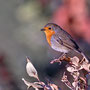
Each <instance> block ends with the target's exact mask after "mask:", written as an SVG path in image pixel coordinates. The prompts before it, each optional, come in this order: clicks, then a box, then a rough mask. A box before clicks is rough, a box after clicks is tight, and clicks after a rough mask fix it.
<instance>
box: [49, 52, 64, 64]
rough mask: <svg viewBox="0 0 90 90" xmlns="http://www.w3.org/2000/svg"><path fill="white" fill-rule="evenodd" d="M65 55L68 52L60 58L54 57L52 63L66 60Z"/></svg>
mask: <svg viewBox="0 0 90 90" xmlns="http://www.w3.org/2000/svg"><path fill="white" fill-rule="evenodd" d="M65 56H66V53H63V54H62V55H61V56H60V57H59V58H58V59H54V60H52V61H51V62H50V63H51V64H53V63H54V62H59V63H61V61H62V60H64V58H65Z"/></svg>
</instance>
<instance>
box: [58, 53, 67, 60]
mask: <svg viewBox="0 0 90 90" xmlns="http://www.w3.org/2000/svg"><path fill="white" fill-rule="evenodd" d="M66 54H67V53H62V55H61V56H60V57H59V58H58V60H63V59H64V58H65V56H66Z"/></svg>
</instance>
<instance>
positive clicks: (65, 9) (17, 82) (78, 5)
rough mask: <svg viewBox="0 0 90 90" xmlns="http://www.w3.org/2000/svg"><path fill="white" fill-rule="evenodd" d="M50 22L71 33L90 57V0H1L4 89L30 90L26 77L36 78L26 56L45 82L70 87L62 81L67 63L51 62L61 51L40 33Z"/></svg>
mask: <svg viewBox="0 0 90 90" xmlns="http://www.w3.org/2000/svg"><path fill="white" fill-rule="evenodd" d="M48 22H54V23H56V24H58V25H60V26H61V27H62V28H63V29H65V30H66V31H67V32H69V33H70V34H71V35H72V37H74V39H75V40H76V41H77V43H78V45H79V46H80V48H81V49H82V51H83V52H84V53H85V55H86V56H88V57H90V0H0V90H26V85H25V84H24V83H23V81H22V80H21V79H22V77H23V78H25V79H26V80H28V81H30V82H33V81H35V79H32V78H30V77H29V76H28V75H27V73H26V69H25V65H26V56H28V57H29V58H30V59H31V62H32V63H33V64H34V66H35V68H36V69H37V71H38V74H39V77H40V79H41V80H42V81H45V82H46V80H47V78H49V79H50V80H51V81H52V82H53V83H55V84H57V85H60V86H61V88H62V89H63V90H68V89H66V87H65V85H64V84H63V83H62V82H61V81H60V78H61V76H62V74H63V70H65V65H64V64H63V63H62V65H58V64H53V65H50V64H49V63H50V61H51V60H52V59H54V58H57V57H58V55H59V56H60V53H58V52H55V51H54V50H52V49H51V48H50V47H49V45H48V44H47V42H46V39H45V35H44V33H43V32H40V29H41V28H42V27H43V26H44V25H45V24H47V23H48Z"/></svg>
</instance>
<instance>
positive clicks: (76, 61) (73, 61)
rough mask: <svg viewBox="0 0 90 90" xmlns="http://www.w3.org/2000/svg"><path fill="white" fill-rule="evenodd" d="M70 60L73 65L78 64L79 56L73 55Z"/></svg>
mask: <svg viewBox="0 0 90 90" xmlns="http://www.w3.org/2000/svg"><path fill="white" fill-rule="evenodd" d="M71 62H72V64H74V65H75V66H78V63H79V58H78V57H76V56H74V57H73V58H71Z"/></svg>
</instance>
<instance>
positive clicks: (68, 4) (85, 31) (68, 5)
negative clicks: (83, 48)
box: [52, 0, 90, 43]
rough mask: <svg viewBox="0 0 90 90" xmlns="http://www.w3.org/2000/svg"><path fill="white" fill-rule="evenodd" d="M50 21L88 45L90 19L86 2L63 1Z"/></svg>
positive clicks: (89, 41) (89, 39) (78, 0)
mask: <svg viewBox="0 0 90 90" xmlns="http://www.w3.org/2000/svg"><path fill="white" fill-rule="evenodd" d="M52 20H53V22H55V23H56V24H58V25H60V26H61V27H63V28H64V29H65V30H67V32H69V33H70V34H71V35H72V36H74V37H78V38H82V39H84V40H86V41H87V42H88V43H90V30H89V28H90V19H89V17H88V11H87V6H86V0H63V4H62V6H60V7H58V9H57V10H56V11H55V12H54V13H53V17H52Z"/></svg>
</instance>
